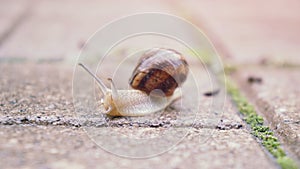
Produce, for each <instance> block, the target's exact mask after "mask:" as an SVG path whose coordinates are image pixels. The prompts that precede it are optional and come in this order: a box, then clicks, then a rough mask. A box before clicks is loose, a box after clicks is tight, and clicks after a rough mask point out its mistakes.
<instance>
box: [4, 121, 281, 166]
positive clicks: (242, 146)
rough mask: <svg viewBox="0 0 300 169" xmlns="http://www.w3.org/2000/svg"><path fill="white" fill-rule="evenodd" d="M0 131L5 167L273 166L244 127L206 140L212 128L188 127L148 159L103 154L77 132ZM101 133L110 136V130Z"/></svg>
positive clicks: (42, 129) (10, 128) (129, 130)
mask: <svg viewBox="0 0 300 169" xmlns="http://www.w3.org/2000/svg"><path fill="white" fill-rule="evenodd" d="M0 128H1V130H0V135H1V137H0V148H1V151H0V157H1V158H0V163H1V167H3V168H7V169H9V168H69V167H72V168H214V169H218V168H241V167H242V168H249V169H250V168H277V167H276V166H275V165H274V163H273V162H272V161H270V158H269V157H268V156H266V154H265V153H264V152H263V151H262V150H261V148H260V145H258V143H257V142H256V141H255V140H254V139H253V137H252V136H251V135H250V134H249V133H248V132H247V131H246V130H245V129H238V130H228V131H219V130H218V131H215V132H214V133H213V134H212V136H211V137H210V138H209V139H208V140H207V141H206V142H203V140H201V136H202V135H203V134H204V135H205V133H210V132H209V130H213V129H193V130H191V131H190V132H189V134H188V135H187V136H186V137H185V138H184V139H183V140H182V141H181V142H180V143H179V144H178V145H176V146H175V147H174V148H172V149H171V150H170V151H168V152H166V153H163V154H161V155H158V156H154V157H152V158H145V159H129V158H123V157H119V156H116V155H115V154H112V153H109V152H106V151H104V150H103V149H101V148H100V147H99V146H97V145H96V144H95V143H94V142H93V141H92V140H91V139H89V137H88V136H87V135H86V133H85V132H84V131H83V130H82V129H76V128H72V127H64V126H62V127H52V126H26V125H17V126H2V125H1V126H0ZM99 130H101V128H99ZM106 130H107V131H108V134H109V130H114V128H106ZM143 130H145V129H144V128H122V129H121V130H119V131H120V132H122V133H125V134H126V133H140V132H142V131H143ZM135 135H137V134H135ZM115 146H116V147H120V146H122V144H120V145H115ZM133 148H134V147H133Z"/></svg>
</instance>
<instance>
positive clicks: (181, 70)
mask: <svg viewBox="0 0 300 169" xmlns="http://www.w3.org/2000/svg"><path fill="white" fill-rule="evenodd" d="M79 65H80V66H81V67H82V68H83V69H85V70H86V71H87V72H88V73H89V74H90V75H91V76H92V77H93V78H94V79H95V80H96V81H97V83H98V85H99V87H100V90H101V91H102V93H103V94H104V97H103V98H102V104H103V106H104V108H105V111H106V112H105V113H106V114H108V115H110V116H144V115H147V114H151V113H155V112H158V111H161V110H164V109H165V108H166V107H168V106H169V105H170V104H171V103H173V102H174V101H175V100H177V99H179V98H180V97H181V92H180V90H179V88H178V87H180V86H181V85H182V83H183V82H184V81H185V80H186V77H187V74H188V64H187V62H186V60H185V59H184V57H183V56H182V55H181V54H180V53H178V52H177V51H175V50H172V49H164V48H154V49H151V50H149V51H146V52H145V53H144V54H143V56H142V57H141V58H140V59H139V61H138V64H137V66H136V68H135V69H134V71H133V74H132V77H131V78H130V80H129V84H130V85H131V87H132V88H133V89H130V90H118V89H116V86H115V84H114V82H113V80H112V79H110V78H109V79H108V80H109V81H110V89H109V88H108V87H107V86H105V85H104V83H103V81H102V80H101V79H100V78H98V77H97V76H96V75H95V74H93V73H92V72H91V70H89V68H87V67H86V66H85V65H83V64H82V63H79Z"/></svg>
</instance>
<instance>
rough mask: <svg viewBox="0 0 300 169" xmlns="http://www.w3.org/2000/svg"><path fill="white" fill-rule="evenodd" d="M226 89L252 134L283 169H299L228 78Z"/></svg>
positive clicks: (261, 118)
mask: <svg viewBox="0 0 300 169" xmlns="http://www.w3.org/2000/svg"><path fill="white" fill-rule="evenodd" d="M226 87H227V92H228V93H229V94H230V95H231V98H232V100H233V101H234V102H235V104H236V105H237V108H238V110H239V112H240V113H241V114H242V115H243V116H244V120H245V121H246V123H247V124H249V125H250V127H251V130H252V134H253V135H254V136H255V137H257V138H258V139H259V140H260V141H261V144H262V145H263V146H264V147H265V148H266V149H267V150H268V151H269V152H270V153H271V154H272V155H273V156H274V157H275V158H276V160H277V162H278V164H279V165H280V166H281V167H282V168H283V169H297V168H298V167H297V164H296V162H295V161H293V160H292V159H291V158H289V157H287V156H286V153H285V152H284V150H283V149H282V148H281V146H280V142H279V140H278V139H277V137H275V136H274V133H273V131H271V130H270V128H269V127H268V126H265V125H264V119H263V117H262V116H259V115H258V114H257V113H256V111H255V108H254V106H253V105H251V104H250V103H248V101H247V99H246V98H245V97H244V96H243V95H242V94H241V92H240V91H239V89H238V88H237V87H236V85H235V84H234V83H233V82H232V81H230V80H229V78H227V82H226Z"/></svg>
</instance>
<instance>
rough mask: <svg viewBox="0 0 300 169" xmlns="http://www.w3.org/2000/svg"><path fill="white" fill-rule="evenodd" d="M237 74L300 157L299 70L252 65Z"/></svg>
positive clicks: (271, 123)
mask: <svg viewBox="0 0 300 169" xmlns="http://www.w3.org/2000/svg"><path fill="white" fill-rule="evenodd" d="M234 76H235V79H236V80H237V81H238V82H239V84H241V85H242V90H243V91H245V92H246V94H248V96H249V97H250V98H251V99H252V101H253V102H254V103H255V104H256V105H257V106H258V108H259V110H260V113H261V114H262V115H263V116H265V117H266V119H267V120H268V121H269V125H270V126H272V127H273V130H275V131H276V133H277V134H278V136H279V137H280V138H281V139H282V141H283V142H284V143H285V145H286V147H287V148H288V149H289V150H290V152H292V153H293V154H294V155H295V156H296V157H295V158H298V160H300V149H299V147H300V107H299V105H300V100H299V98H298V96H299V95H300V90H299V86H298V84H300V80H299V76H300V73H299V70H298V69H293V68H290V69H288V68H287V69H276V68H270V67H269V68H268V67H254V66H252V67H248V68H245V67H244V68H243V69H240V70H238V72H237V73H236V74H235V75H234ZM253 79H256V80H253Z"/></svg>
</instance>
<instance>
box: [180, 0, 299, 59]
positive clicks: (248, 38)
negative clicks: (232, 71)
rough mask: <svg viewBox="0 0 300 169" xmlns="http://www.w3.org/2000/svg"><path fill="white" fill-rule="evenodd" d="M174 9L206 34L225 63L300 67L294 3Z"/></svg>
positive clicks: (237, 3)
mask: <svg viewBox="0 0 300 169" xmlns="http://www.w3.org/2000/svg"><path fill="white" fill-rule="evenodd" d="M178 9H181V10H178V11H179V13H182V12H183V13H184V14H185V15H186V16H187V17H188V18H189V19H190V20H191V21H195V23H198V24H197V25H198V26H199V27H200V28H204V29H205V30H206V31H205V32H206V33H207V34H208V36H209V37H211V38H212V40H213V41H215V45H216V47H217V50H220V52H221V55H226V56H227V57H228V58H227V60H228V63H236V64H253V63H259V62H261V61H262V60H264V61H265V60H270V62H280V63H281V62H288V63H292V64H295V63H297V64H299V63H300V60H299V58H300V57H299V52H300V49H299V44H300V40H299V39H300V34H299V31H298V30H299V29H300V13H299V12H298V11H299V10H300V3H299V1H297V0H288V1H263V2H261V1H247V2H244V1H243V2H241V1H237V0H230V1H226V2H225V1H194V0H191V1H188V2H186V1H185V2H182V3H180V5H178ZM220 42H221V43H222V44H220Z"/></svg>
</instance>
